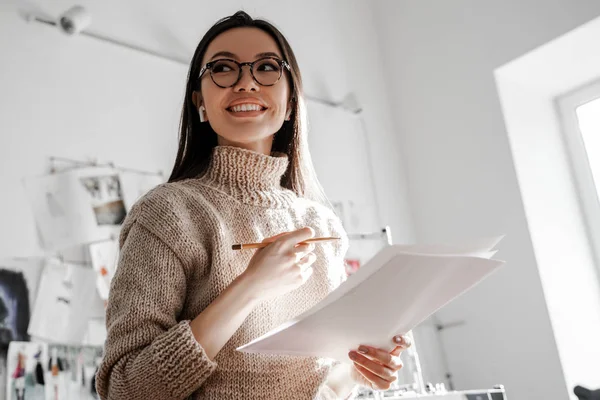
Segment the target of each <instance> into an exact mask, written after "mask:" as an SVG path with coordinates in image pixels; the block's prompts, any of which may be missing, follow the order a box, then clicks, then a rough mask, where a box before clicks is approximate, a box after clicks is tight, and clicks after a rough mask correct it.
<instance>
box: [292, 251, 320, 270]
mask: <svg viewBox="0 0 600 400" xmlns="http://www.w3.org/2000/svg"><path fill="white" fill-rule="evenodd" d="M316 260H317V256H316V255H315V253H309V254H307V255H306V256H304V257H302V258H301V259H300V260H299V261H298V262H297V263H296V265H298V266H299V267H300V268H302V270H305V269H306V268H308V267H310V266H311V265H313V264H314V262H315V261H316Z"/></svg>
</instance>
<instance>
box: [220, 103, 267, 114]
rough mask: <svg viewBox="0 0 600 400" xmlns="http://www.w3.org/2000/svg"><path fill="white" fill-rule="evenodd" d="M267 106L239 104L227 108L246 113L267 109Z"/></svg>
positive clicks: (230, 110) (231, 110)
mask: <svg viewBox="0 0 600 400" xmlns="http://www.w3.org/2000/svg"><path fill="white" fill-rule="evenodd" d="M265 110H266V107H263V106H261V105H260V104H250V103H247V104H237V105H235V106H231V107H228V108H227V111H229V112H231V113H246V112H253V111H254V112H257V111H265Z"/></svg>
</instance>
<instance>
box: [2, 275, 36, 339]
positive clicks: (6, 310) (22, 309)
mask: <svg viewBox="0 0 600 400" xmlns="http://www.w3.org/2000/svg"><path fill="white" fill-rule="evenodd" d="M29 318H30V308H29V289H28V287H27V282H26V278H25V276H24V275H23V273H22V272H19V271H12V270H8V269H5V268H2V267H0V346H2V347H5V348H6V347H7V346H8V344H9V343H10V342H11V341H13V340H22V341H27V340H29V335H28V334H27V326H28V325H29Z"/></svg>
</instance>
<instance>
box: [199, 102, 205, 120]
mask: <svg viewBox="0 0 600 400" xmlns="http://www.w3.org/2000/svg"><path fill="white" fill-rule="evenodd" d="M205 112H206V108H204V106H200V107H199V108H198V114H200V122H206V120H207V118H206V115H205Z"/></svg>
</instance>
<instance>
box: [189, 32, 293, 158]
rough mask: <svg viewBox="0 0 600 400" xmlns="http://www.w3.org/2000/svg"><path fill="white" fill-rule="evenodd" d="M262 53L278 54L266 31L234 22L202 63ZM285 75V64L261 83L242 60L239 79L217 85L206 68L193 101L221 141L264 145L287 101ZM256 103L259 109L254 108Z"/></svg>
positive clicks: (257, 56)
mask: <svg viewBox="0 0 600 400" xmlns="http://www.w3.org/2000/svg"><path fill="white" fill-rule="evenodd" d="M265 55H271V56H273V57H277V58H279V59H283V57H282V54H281V51H280V50H279V47H278V46H277V43H276V42H275V40H274V39H273V38H272V37H271V36H269V34H268V33H266V32H264V31H262V30H260V29H258V28H235V29H230V30H228V31H226V32H223V33H222V34H220V35H219V36H217V37H216V38H215V39H214V40H213V41H212V42H211V43H210V44H209V46H208V48H207V50H206V53H205V55H204V59H203V60H202V65H205V64H206V63H207V62H209V61H214V60H218V59H223V58H228V59H233V60H236V61H237V62H240V63H243V62H252V61H255V60H257V59H260V58H263V57H265ZM215 72H218V71H215ZM255 72H257V71H256V70H255ZM288 79H289V77H288V74H287V72H285V69H284V72H283V74H282V75H281V78H280V79H279V81H278V82H277V83H276V84H275V85H273V86H261V85H260V84H258V83H257V82H256V81H255V80H254V79H253V78H252V75H251V73H250V67H249V66H243V67H242V76H241V77H240V80H239V81H238V82H237V83H236V84H235V85H233V86H232V87H227V88H222V87H219V86H217V85H216V84H215V82H213V80H212V79H211V76H210V71H208V70H207V71H206V72H205V73H204V75H203V76H202V80H201V84H200V93H198V92H195V93H194V103H195V104H196V106H197V107H199V106H200V105H203V106H204V107H205V109H206V111H205V115H206V118H207V119H208V122H205V123H210V125H211V127H212V128H213V130H214V131H215V132H216V133H217V134H218V135H219V138H218V139H219V144H220V145H235V146H239V147H244V148H248V149H259V150H265V151H267V150H269V149H270V148H271V144H272V140H273V135H274V134H275V132H277V131H278V130H279V129H280V128H281V126H282V124H283V121H284V119H285V118H286V114H287V112H288V110H289V109H290V106H291V105H290V90H289V84H288ZM243 105H252V106H243ZM256 105H258V106H259V108H260V110H256V108H257V107H256Z"/></svg>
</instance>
